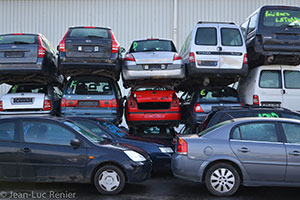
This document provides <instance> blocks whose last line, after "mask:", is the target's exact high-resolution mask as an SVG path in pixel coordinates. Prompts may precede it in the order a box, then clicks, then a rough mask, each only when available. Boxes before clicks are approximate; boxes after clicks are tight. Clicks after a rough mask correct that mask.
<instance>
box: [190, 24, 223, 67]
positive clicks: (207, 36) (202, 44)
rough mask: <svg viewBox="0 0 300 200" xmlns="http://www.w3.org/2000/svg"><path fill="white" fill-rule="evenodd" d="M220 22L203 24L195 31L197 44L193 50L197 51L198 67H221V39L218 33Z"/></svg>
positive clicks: (196, 60) (193, 46)
mask: <svg viewBox="0 0 300 200" xmlns="http://www.w3.org/2000/svg"><path fill="white" fill-rule="evenodd" d="M217 30H218V24H209V25H205V24H201V26H199V27H198V28H197V30H196V33H195V41H194V43H195V45H192V49H191V50H192V52H195V62H196V67H197V68H209V69H218V68H219V58H220V56H219V50H220V48H221V47H220V41H219V35H218V31H217Z"/></svg>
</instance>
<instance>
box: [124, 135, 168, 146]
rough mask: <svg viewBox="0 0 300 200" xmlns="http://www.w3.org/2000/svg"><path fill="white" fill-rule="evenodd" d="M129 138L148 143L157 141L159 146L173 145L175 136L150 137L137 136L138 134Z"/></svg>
mask: <svg viewBox="0 0 300 200" xmlns="http://www.w3.org/2000/svg"><path fill="white" fill-rule="evenodd" d="M129 139H131V140H134V141H140V142H147V143H149V142H150V143H155V144H156V145H159V146H168V147H172V141H173V138H149V137H137V136H130V137H129Z"/></svg>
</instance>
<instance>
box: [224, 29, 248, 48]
mask: <svg viewBox="0 0 300 200" xmlns="http://www.w3.org/2000/svg"><path fill="white" fill-rule="evenodd" d="M221 37H222V45H223V46H242V45H243V42H242V37H241V34H240V31H239V29H236V28H222V29H221Z"/></svg>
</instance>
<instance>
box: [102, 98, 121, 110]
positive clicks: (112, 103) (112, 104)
mask: <svg viewBox="0 0 300 200" xmlns="http://www.w3.org/2000/svg"><path fill="white" fill-rule="evenodd" d="M100 107H102V108H117V107H119V103H118V101H117V100H116V99H113V100H101V101H100Z"/></svg>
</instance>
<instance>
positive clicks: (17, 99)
mask: <svg viewBox="0 0 300 200" xmlns="http://www.w3.org/2000/svg"><path fill="white" fill-rule="evenodd" d="M13 102H14V103H32V98H14V99H13Z"/></svg>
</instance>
